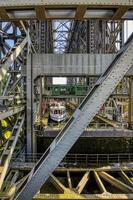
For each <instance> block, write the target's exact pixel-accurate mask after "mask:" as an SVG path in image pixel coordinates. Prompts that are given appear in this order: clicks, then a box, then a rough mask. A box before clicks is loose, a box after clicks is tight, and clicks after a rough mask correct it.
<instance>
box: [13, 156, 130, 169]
mask: <svg viewBox="0 0 133 200" xmlns="http://www.w3.org/2000/svg"><path fill="white" fill-rule="evenodd" d="M41 156H42V154H39V153H38V154H22V155H21V156H20V157H19V158H15V157H12V162H20V163H21V162H22V163H23V162H25V163H37V161H38V160H39V159H40V157H41ZM122 162H133V153H117V154H116V153H111V154H67V155H66V156H65V158H64V159H63V161H62V162H61V163H60V166H86V167H87V166H88V165H100V164H113V163H122Z"/></svg>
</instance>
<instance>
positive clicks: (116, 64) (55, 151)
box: [14, 34, 133, 200]
mask: <svg viewBox="0 0 133 200" xmlns="http://www.w3.org/2000/svg"><path fill="white" fill-rule="evenodd" d="M132 65H133V34H132V35H131V36H130V38H129V39H128V41H127V42H126V43H125V45H124V47H123V48H122V49H121V50H120V51H119V52H118V54H117V55H116V57H115V58H114V60H113V61H112V63H111V64H110V65H109V67H108V68H107V69H106V70H105V72H104V73H103V74H102V76H101V77H100V78H99V79H98V81H97V82H96V83H95V85H94V87H93V88H92V89H91V91H90V92H89V93H88V94H87V96H86V97H85V99H84V100H83V101H82V103H81V104H80V105H79V107H78V108H77V109H76V111H75V112H74V113H73V115H72V117H71V118H70V120H69V121H68V123H67V124H66V126H65V127H64V128H63V129H62V130H61V131H60V133H59V134H58V135H57V137H56V138H55V139H54V141H53V142H52V143H51V145H50V146H49V148H48V149H47V150H46V152H45V153H44V154H43V156H42V157H41V158H40V160H39V161H38V162H37V164H36V165H35V167H34V168H33V169H32V170H31V172H30V173H29V175H28V176H27V178H26V179H25V181H24V182H23V184H22V185H21V187H20V188H19V189H18V191H17V192H16V195H15V197H14V199H15V200H24V199H25V200H31V199H32V197H33V196H34V195H35V194H36V193H37V192H38V190H39V189H40V188H41V186H42V185H43V184H44V183H45V182H46V181H47V179H48V178H49V176H50V175H51V174H52V172H53V171H54V170H55V169H56V167H57V166H58V165H59V163H60V162H61V161H62V159H63V158H64V157H65V155H66V154H67V153H68V151H69V150H70V149H71V147H72V146H73V145H74V143H75V142H76V141H77V139H78V138H79V137H80V135H81V134H82V133H83V131H84V129H85V128H86V127H87V125H88V124H89V123H90V122H91V121H92V119H93V117H94V116H95V115H96V114H97V113H98V111H99V109H100V108H101V106H102V105H103V104H104V103H105V101H106V99H107V98H108V97H109V96H110V95H111V93H112V92H113V90H114V89H115V87H116V86H117V84H118V83H119V82H120V80H121V79H122V78H123V76H124V75H125V74H126V72H127V71H128V70H129V69H130V67H131V66H132Z"/></svg>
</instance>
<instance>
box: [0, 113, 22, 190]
mask: <svg viewBox="0 0 133 200" xmlns="http://www.w3.org/2000/svg"><path fill="white" fill-rule="evenodd" d="M24 118H25V117H24V115H22V114H19V115H18V117H17V120H16V123H15V125H14V127H13V130H12V133H11V136H10V138H9V140H8V142H7V143H6V145H5V147H4V150H3V152H2V155H1V158H0V169H1V170H0V190H1V188H2V185H3V181H4V179H5V176H6V174H7V172H8V169H9V164H10V161H11V158H12V155H13V152H14V149H15V146H16V143H17V141H18V137H19V135H20V133H21V131H22V126H23V123H24Z"/></svg>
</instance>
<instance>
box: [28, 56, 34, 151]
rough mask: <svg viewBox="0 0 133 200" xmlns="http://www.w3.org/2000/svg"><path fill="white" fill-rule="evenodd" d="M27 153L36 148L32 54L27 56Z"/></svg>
mask: <svg viewBox="0 0 133 200" xmlns="http://www.w3.org/2000/svg"><path fill="white" fill-rule="evenodd" d="M26 75H27V84H26V85H27V92H26V95H27V138H26V140H27V148H26V149H27V153H33V152H35V150H36V138H35V134H34V131H33V121H34V93H33V88H34V87H33V85H34V83H33V71H32V54H29V55H28V58H27V68H26Z"/></svg>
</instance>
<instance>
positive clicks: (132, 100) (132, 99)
mask: <svg viewBox="0 0 133 200" xmlns="http://www.w3.org/2000/svg"><path fill="white" fill-rule="evenodd" d="M128 122H129V128H131V129H133V78H130V81H129V108H128Z"/></svg>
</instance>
